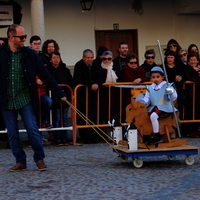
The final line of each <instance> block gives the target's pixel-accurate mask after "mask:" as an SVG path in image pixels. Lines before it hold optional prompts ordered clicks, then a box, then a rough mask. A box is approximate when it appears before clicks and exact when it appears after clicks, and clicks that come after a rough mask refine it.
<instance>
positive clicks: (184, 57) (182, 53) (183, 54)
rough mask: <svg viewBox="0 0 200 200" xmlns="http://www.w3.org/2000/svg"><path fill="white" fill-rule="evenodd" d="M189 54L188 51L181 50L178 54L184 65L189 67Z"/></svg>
mask: <svg viewBox="0 0 200 200" xmlns="http://www.w3.org/2000/svg"><path fill="white" fill-rule="evenodd" d="M187 54H188V53H187V50H186V49H180V50H179V52H178V57H179V59H180V61H181V64H182V65H187Z"/></svg>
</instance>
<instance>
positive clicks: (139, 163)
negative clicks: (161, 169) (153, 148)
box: [133, 158, 143, 168]
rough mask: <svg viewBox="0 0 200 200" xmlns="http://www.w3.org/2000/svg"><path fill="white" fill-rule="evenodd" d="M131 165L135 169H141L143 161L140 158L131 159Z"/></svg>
mask: <svg viewBox="0 0 200 200" xmlns="http://www.w3.org/2000/svg"><path fill="white" fill-rule="evenodd" d="M133 165H134V166H135V167H136V168H140V167H142V165H143V160H142V159H140V158H134V159H133Z"/></svg>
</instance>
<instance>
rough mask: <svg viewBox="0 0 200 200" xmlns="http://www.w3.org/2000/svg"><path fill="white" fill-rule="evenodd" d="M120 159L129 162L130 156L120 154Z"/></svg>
mask: <svg viewBox="0 0 200 200" xmlns="http://www.w3.org/2000/svg"><path fill="white" fill-rule="evenodd" d="M119 159H120V160H121V162H127V160H128V157H127V156H124V155H120V156H119Z"/></svg>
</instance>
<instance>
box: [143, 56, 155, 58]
mask: <svg viewBox="0 0 200 200" xmlns="http://www.w3.org/2000/svg"><path fill="white" fill-rule="evenodd" d="M145 58H146V59H154V58H155V56H146V57H145Z"/></svg>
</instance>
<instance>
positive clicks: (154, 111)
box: [141, 81, 177, 143]
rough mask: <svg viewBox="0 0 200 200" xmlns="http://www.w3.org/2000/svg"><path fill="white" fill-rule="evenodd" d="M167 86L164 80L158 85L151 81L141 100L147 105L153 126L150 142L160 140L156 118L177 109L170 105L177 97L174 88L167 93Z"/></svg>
mask: <svg viewBox="0 0 200 200" xmlns="http://www.w3.org/2000/svg"><path fill="white" fill-rule="evenodd" d="M167 87H168V85H167V82H166V81H162V82H161V83H160V84H159V85H157V84H155V83H153V84H151V85H150V86H149V87H148V89H147V91H146V94H145V96H144V97H143V98H142V100H141V102H142V103H144V104H145V105H146V106H148V107H147V109H148V112H149V114H150V120H151V123H152V127H153V133H152V135H151V136H150V137H152V138H153V139H152V143H154V142H158V141H159V140H160V133H159V122H158V118H164V117H168V116H169V115H170V114H171V113H173V109H174V110H175V111H177V109H176V108H173V107H172V106H173V105H172V103H171V100H172V101H174V100H176V99H177V93H176V90H174V91H173V92H172V93H171V94H167V93H166V88H167ZM155 134H157V136H156V137H157V139H155ZM157 140H158V141H157ZM150 143H151V142H150Z"/></svg>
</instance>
